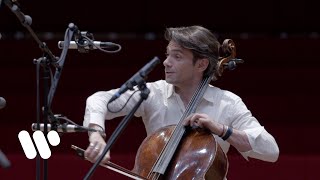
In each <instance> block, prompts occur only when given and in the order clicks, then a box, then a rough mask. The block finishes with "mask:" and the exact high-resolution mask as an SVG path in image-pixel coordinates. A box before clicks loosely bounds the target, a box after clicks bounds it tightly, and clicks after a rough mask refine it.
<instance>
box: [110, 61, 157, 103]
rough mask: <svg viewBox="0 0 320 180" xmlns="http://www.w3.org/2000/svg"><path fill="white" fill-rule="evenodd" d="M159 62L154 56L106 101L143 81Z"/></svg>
mask: <svg viewBox="0 0 320 180" xmlns="http://www.w3.org/2000/svg"><path fill="white" fill-rule="evenodd" d="M159 63H160V59H159V58H158V57H154V58H153V59H152V60H151V61H150V62H149V63H148V64H146V65H145V66H143V67H142V68H141V69H140V70H139V71H138V72H137V73H136V74H134V75H133V76H132V77H131V78H130V79H129V80H128V81H127V82H125V83H124V84H123V85H122V86H121V87H120V88H119V90H118V91H117V92H116V93H115V94H114V95H113V96H112V97H111V98H110V100H109V102H108V103H111V102H112V101H114V100H116V99H117V98H119V97H120V95H121V94H123V93H125V92H126V91H127V90H133V87H134V86H136V85H140V84H141V83H144V79H145V78H146V77H147V76H148V74H149V73H150V72H151V71H152V70H153V69H154V68H155V66H156V65H157V64H159Z"/></svg>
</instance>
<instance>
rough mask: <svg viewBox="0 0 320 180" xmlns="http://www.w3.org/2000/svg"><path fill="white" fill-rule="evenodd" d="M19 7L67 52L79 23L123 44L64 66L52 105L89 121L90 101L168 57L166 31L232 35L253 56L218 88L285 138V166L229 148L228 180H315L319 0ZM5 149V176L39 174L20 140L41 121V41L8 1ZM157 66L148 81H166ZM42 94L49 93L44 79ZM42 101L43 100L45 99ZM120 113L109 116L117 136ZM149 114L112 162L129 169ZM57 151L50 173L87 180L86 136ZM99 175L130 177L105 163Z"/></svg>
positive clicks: (3, 22)
mask: <svg viewBox="0 0 320 180" xmlns="http://www.w3.org/2000/svg"><path fill="white" fill-rule="evenodd" d="M19 2H20V8H21V10H22V12H23V13H24V14H27V15H30V16H31V17H32V20H33V22H32V25H31V27H32V29H33V30H34V31H35V33H36V34H37V36H38V37H39V38H40V40H41V41H43V42H46V44H47V45H48V47H49V48H50V50H51V51H52V52H53V54H54V55H56V56H60V53H61V50H59V49H58V48H57V42H58V41H62V40H63V35H64V32H65V30H66V28H67V26H68V24H69V23H70V22H73V23H75V24H76V25H77V26H78V27H79V28H80V30H82V31H89V32H91V33H93V34H94V37H95V40H98V41H112V42H115V43H118V44H120V45H121V46H122V50H121V51H120V52H119V53H116V54H106V53H103V52H100V51H97V50H95V51H90V53H87V54H81V53H79V52H77V50H70V51H69V52H68V55H67V59H66V62H65V65H64V68H63V71H62V75H61V78H60V81H59V84H58V88H57V91H56V94H55V96H54V99H53V104H52V111H53V112H54V113H55V114H63V115H65V116H67V117H68V118H69V119H71V120H73V121H75V122H76V123H78V124H82V120H83V114H84V107H85V101H86V98H87V97H88V96H89V95H91V94H93V93H94V92H96V91H100V90H108V89H111V88H117V87H119V86H121V85H122V83H124V82H125V81H126V80H127V79H129V78H130V77H131V76H132V75H133V74H134V73H135V72H137V71H138V70H139V69H140V68H141V67H142V66H143V65H144V64H146V63H147V62H149V61H150V60H151V59H152V58H153V57H154V56H158V57H160V59H161V60H164V57H165V56H164V53H165V48H166V42H165V41H164V40H163V37H162V35H163V32H164V29H165V28H166V27H171V26H188V25H202V26H205V27H207V28H209V29H210V30H212V31H213V32H214V33H215V34H216V35H217V37H218V39H219V41H220V42H221V43H222V42H223V40H224V39H226V38H231V39H233V40H234V41H235V43H236V47H237V57H238V58H242V59H244V60H245V63H244V64H242V65H240V66H239V67H238V68H237V69H236V70H234V71H230V72H226V73H224V75H223V77H222V78H221V79H219V80H218V81H216V82H214V83H213V84H214V85H216V86H219V87H221V88H223V89H228V90H230V91H232V92H234V93H236V94H238V95H239V96H240V97H242V98H243V101H244V102H245V103H246V105H247V106H248V108H249V109H250V110H251V111H252V113H253V114H254V116H256V117H257V118H258V120H259V121H260V123H261V124H262V125H263V126H265V128H266V129H267V130H268V132H270V133H271V134H272V135H273V136H274V137H275V139H276V140H277V142H278V145H279V148H280V157H279V160H278V161H277V162H276V163H267V162H263V161H259V160H254V159H250V161H249V162H247V161H246V160H244V159H243V158H242V157H241V156H240V155H239V154H238V153H237V152H236V150H234V149H231V151H230V153H229V156H228V157H229V163H230V168H229V173H228V179H271V178H273V179H299V180H300V179H316V177H317V176H318V175H317V170H318V167H319V165H320V155H319V152H320V146H319V145H318V143H317V142H318V137H319V136H318V131H319V128H318V126H319V116H318V114H319V109H318V108H319V105H318V102H319V100H320V96H319V90H320V89H319V87H318V84H319V83H318V82H319V80H318V78H319V77H320V74H319V73H320V72H319V70H320V63H319V58H320V55H319V51H320V48H319V43H320V34H319V30H320V25H319V22H318V21H319V15H318V12H317V11H318V6H317V3H316V2H312V1H294V2H293V1H289V0H283V1H270V0H262V1H252V0H244V1H205V0H199V1H191V2H186V1H173V0H171V1H169V0H162V1H146V0H137V1H122V0H118V1H96V0H91V1H81V2H80V1H71V0H69V1H62V0H55V1H39V0H34V1H25V0H21V1H19ZM0 33H1V34H2V39H0V84H1V85H0V96H1V97H4V98H5V99H6V101H7V106H6V107H5V108H3V109H1V110H0V119H1V122H2V123H1V127H0V128H1V131H0V134H1V136H0V142H1V143H0V149H1V150H2V151H3V152H4V153H5V154H6V156H7V157H8V159H9V160H10V161H11V163H12V166H11V167H10V168H9V169H2V168H1V169H0V178H1V179H35V177H36V175H35V174H36V173H35V172H36V170H35V169H36V162H35V160H29V159H27V158H26V157H25V155H24V153H23V150H22V148H21V145H20V143H19V140H18V133H19V132H20V131H21V130H27V131H28V132H29V133H32V131H31V128H30V126H31V124H32V123H35V122H36V85H37V84H36V66H35V65H34V64H33V59H37V58H39V57H41V56H42V52H41V50H40V49H39V48H38V44H37V43H36V41H34V39H33V38H32V37H31V36H30V33H29V32H28V31H27V30H26V29H25V28H24V27H23V26H22V25H21V23H20V22H19V20H18V19H17V17H16V16H15V15H14V14H13V13H12V12H11V11H10V10H9V8H8V7H6V6H5V5H4V4H2V5H1V7H0ZM162 78H164V76H163V67H162V66H161V65H159V66H157V67H156V69H155V70H154V71H152V72H151V73H150V76H149V78H148V81H154V80H157V79H162ZM40 87H41V92H42V89H43V83H42V80H40ZM41 99H43V97H42V96H41ZM120 120H121V118H119V119H118V120H114V121H108V122H107V126H108V128H109V131H108V135H110V134H111V133H112V132H113V130H114V129H115V128H116V126H117V125H118V123H119V122H120ZM144 136H145V131H144V127H143V124H142V122H141V121H140V119H134V120H132V121H131V122H130V124H129V126H128V127H127V128H126V130H125V131H124V133H123V134H121V136H120V138H119V139H118V141H117V142H116V143H115V145H114V146H113V147H112V152H111V153H112V154H111V155H112V156H111V157H112V161H113V162H115V163H117V164H120V165H121V166H124V167H126V168H128V169H131V168H132V167H133V162H134V158H135V153H136V150H137V148H138V147H139V144H140V143H141V141H142V140H143V139H144ZM60 138H61V143H60V144H59V145H58V146H57V147H51V151H52V156H51V157H50V159H49V160H48V163H49V168H48V175H49V179H58V178H59V179H82V178H83V177H84V176H85V174H86V172H87V171H88V170H89V169H90V167H91V165H92V164H91V163H89V162H87V161H84V160H81V159H80V158H78V157H77V155H76V154H75V153H74V152H73V151H72V150H71V148H70V146H71V144H74V145H77V146H80V147H82V148H85V147H86V146H87V145H88V139H87V134H86V133H73V134H71V133H70V134H63V135H62V136H61V137H60ZM93 179H126V178H124V177H123V176H122V175H118V174H117V173H113V172H111V171H110V170H108V169H105V168H102V167H99V168H98V169H97V171H96V173H95V174H94V176H93Z"/></svg>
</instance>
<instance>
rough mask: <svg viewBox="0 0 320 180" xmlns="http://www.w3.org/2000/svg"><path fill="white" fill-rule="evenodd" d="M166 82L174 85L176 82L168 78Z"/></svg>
mask: <svg viewBox="0 0 320 180" xmlns="http://www.w3.org/2000/svg"><path fill="white" fill-rule="evenodd" d="M166 82H167V83H169V84H173V85H174V81H173V80H172V79H169V78H166Z"/></svg>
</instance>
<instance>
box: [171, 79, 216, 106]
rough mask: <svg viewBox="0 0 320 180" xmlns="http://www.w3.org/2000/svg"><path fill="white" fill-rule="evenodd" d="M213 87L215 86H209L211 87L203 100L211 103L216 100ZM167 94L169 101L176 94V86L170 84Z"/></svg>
mask: <svg viewBox="0 0 320 180" xmlns="http://www.w3.org/2000/svg"><path fill="white" fill-rule="evenodd" d="M212 87H213V86H212V85H210V84H209V87H208V88H207V90H206V92H205V93H204V95H203V98H204V99H205V100H207V101H209V102H213V99H214V92H213V91H212ZM167 92H168V93H167V99H169V98H170V97H171V96H173V94H175V91H174V86H173V85H172V84H169V83H168V87H167Z"/></svg>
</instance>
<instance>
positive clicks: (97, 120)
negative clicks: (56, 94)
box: [83, 89, 143, 129]
mask: <svg viewBox="0 0 320 180" xmlns="http://www.w3.org/2000/svg"><path fill="white" fill-rule="evenodd" d="M117 90H118V89H113V90H110V91H99V92H96V93H94V94H93V95H91V96H89V97H88V98H87V101H86V108H85V115H84V120H83V125H84V126H85V127H88V126H89V124H90V123H93V124H97V125H99V126H101V127H102V128H103V129H105V120H106V119H107V120H110V119H113V118H116V117H120V116H125V115H127V114H128V113H129V112H130V111H131V110H132V108H133V107H134V106H135V105H136V103H137V102H138V101H139V98H140V97H139V93H134V91H127V92H126V93H123V94H122V95H121V96H120V97H119V98H118V99H116V100H115V101H113V102H112V103H110V104H109V108H110V109H111V110H112V111H119V110H120V109H121V110H120V111H119V112H110V111H109V110H108V108H107V104H108V102H109V99H110V98H111V97H112V96H113V94H115V93H116V92H117ZM131 95H132V96H131ZM130 97H131V98H130ZM129 98H130V100H129V101H128V99H129ZM127 101H128V102H127ZM126 103H127V104H126ZM122 108H123V109H122ZM142 112H143V106H142V105H141V106H140V107H139V108H138V110H137V111H136V112H135V116H141V113H142Z"/></svg>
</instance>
